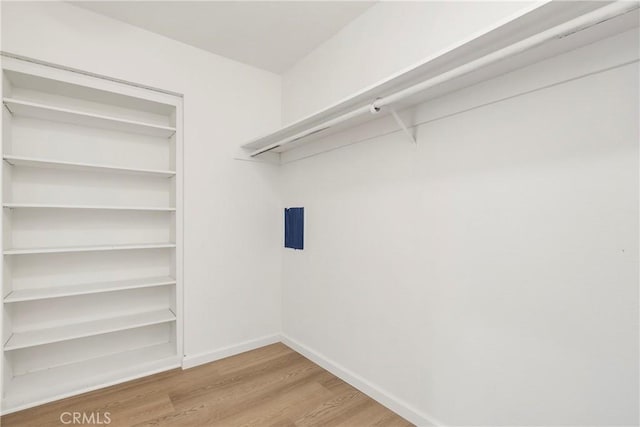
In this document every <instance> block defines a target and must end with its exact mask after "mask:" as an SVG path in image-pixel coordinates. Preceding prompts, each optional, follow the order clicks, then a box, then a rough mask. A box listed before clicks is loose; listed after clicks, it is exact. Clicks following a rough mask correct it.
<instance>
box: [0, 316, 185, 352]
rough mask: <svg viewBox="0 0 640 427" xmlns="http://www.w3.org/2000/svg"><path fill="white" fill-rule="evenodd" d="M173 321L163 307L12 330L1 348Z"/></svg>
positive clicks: (6, 348)
mask: <svg viewBox="0 0 640 427" xmlns="http://www.w3.org/2000/svg"><path fill="white" fill-rule="evenodd" d="M174 320H176V316H175V315H174V314H173V312H172V311H171V310H169V309H162V310H155V311H148V312H144V313H138V314H132V315H127V316H119V317H112V318H107V319H99V320H92V321H89V322H81V323H72V324H68V325H63V326H57V327H55V328H46V329H34V330H30V331H24V332H14V333H13V334H11V337H9V340H8V341H7V343H6V344H5V345H4V349H5V351H9V350H17V349H20V348H27V347H34V346H36V345H42V344H50V343H54V342H59V341H67V340H72V339H76V338H84V337H90V336H92V335H100V334H106V333H109V332H116V331H123V330H126V329H133V328H139V327H142V326H148V325H155V324H158V323H166V322H172V321H174Z"/></svg>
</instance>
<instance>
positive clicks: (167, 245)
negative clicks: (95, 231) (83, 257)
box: [4, 243, 176, 255]
mask: <svg viewBox="0 0 640 427" xmlns="http://www.w3.org/2000/svg"><path fill="white" fill-rule="evenodd" d="M175 247H176V244H175V243H141V244H127V245H98V246H64V247H55V248H20V249H18V248H13V249H7V250H5V251H4V254H5V255H28V254H55V253H64V252H96V251H120V250H130V249H157V248H175Z"/></svg>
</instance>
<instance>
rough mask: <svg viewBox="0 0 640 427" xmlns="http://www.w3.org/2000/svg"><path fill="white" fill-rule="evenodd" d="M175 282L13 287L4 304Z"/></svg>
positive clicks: (157, 279)
mask: <svg viewBox="0 0 640 427" xmlns="http://www.w3.org/2000/svg"><path fill="white" fill-rule="evenodd" d="M175 284H176V279H174V278H173V277H169V276H164V277H145V278H141V279H129V280H115V281H110V282H97V283H83V284H80V285H66V286H51V287H46V288H29V289H15V290H13V291H11V292H10V293H9V294H8V295H7V296H6V297H5V298H4V302H5V304H9V303H16V302H24V301H35V300H42V299H50V298H63V297H68V296H74V295H87V294H97V293H103V292H114V291H124V290H129V289H140V288H150V287H154V286H169V285H175Z"/></svg>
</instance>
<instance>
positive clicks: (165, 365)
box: [3, 343, 180, 413]
mask: <svg viewBox="0 0 640 427" xmlns="http://www.w3.org/2000/svg"><path fill="white" fill-rule="evenodd" d="M179 366H180V359H179V357H178V356H177V355H176V350H175V345H174V344H172V343H163V344H158V345H154V346H149V347H143V348H140V349H135V350H130V351H126V352H120V353H115V354H110V355H106V356H102V357H98V358H94V359H88V360H84V361H81V362H76V363H70V364H67V365H62V366H56V367H52V368H49V369H45V370H41V371H35V372H30V373H28V374H24V375H19V376H16V377H14V378H12V380H11V381H10V382H8V384H5V390H8V391H9V392H8V393H7V395H8V397H7V399H6V400H5V402H4V403H5V405H4V407H3V412H5V413H6V412H13V411H16V410H20V409H23V408H25V407H29V406H33V405H34V404H42V403H46V402H49V401H52V400H57V399H61V398H64V397H67V396H70V395H74V394H77V393H82V392H86V391H90V390H95V389H97V388H100V387H106V386H108V385H111V384H113V383H117V382H121V381H126V380H131V379H135V378H139V377H142V376H146V375H151V374H153V373H156V372H160V371H165V370H168V369H172V368H177V367H179Z"/></svg>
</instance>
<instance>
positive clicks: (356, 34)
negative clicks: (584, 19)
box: [282, 1, 543, 123]
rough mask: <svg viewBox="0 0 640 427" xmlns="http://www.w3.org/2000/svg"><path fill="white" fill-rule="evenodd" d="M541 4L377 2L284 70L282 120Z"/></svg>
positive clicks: (296, 116)
mask: <svg viewBox="0 0 640 427" xmlns="http://www.w3.org/2000/svg"><path fill="white" fill-rule="evenodd" d="M540 3H543V2H542V1H538V2H534V1H516V2H504V1H503V2H491V1H461V2H459V1H416V2H407V1H398V2H396V1H391V2H380V3H378V4H376V5H374V6H372V7H371V8H369V9H368V10H367V11H366V12H365V13H363V14H362V15H360V16H359V17H358V18H356V19H355V20H354V21H352V22H351V23H349V25H347V26H346V27H344V28H343V29H342V30H340V31H339V32H338V33H337V34H336V35H335V36H333V37H332V38H331V39H329V40H327V41H326V42H325V43H323V44H322V45H320V46H319V47H318V48H316V49H315V50H314V51H313V52H312V53H310V54H309V55H307V56H306V57H305V58H303V59H302V60H300V61H299V62H298V63H296V65H295V66H293V67H292V68H291V69H289V70H287V72H285V73H284V74H283V80H282V85H283V104H282V110H283V121H284V122H285V123H289V122H292V121H295V120H297V119H300V118H302V117H304V116H307V115H309V114H312V113H315V112H316V111H318V110H320V109H322V108H324V107H327V106H329V105H331V104H333V103H336V102H338V101H340V100H341V99H343V98H345V97H348V96H350V95H352V94H354V93H355V92H358V91H360V90H362V89H363V88H365V87H368V86H370V85H373V84H375V83H377V82H378V81H380V80H382V79H386V78H387V77H389V76H390V75H392V74H394V73H397V72H399V71H401V70H403V69H405V68H407V67H409V66H412V65H414V64H416V63H419V62H421V61H422V60H424V58H427V57H428V56H430V55H432V54H434V53H436V52H437V51H439V50H441V49H444V48H446V47H448V46H450V45H452V44H455V43H457V42H460V41H461V40H463V39H465V38H467V37H469V36H471V35H472V34H473V33H475V32H477V31H481V30H486V29H487V28H488V27H491V26H493V25H496V24H497V23H498V22H499V21H501V20H503V19H506V18H508V17H509V16H511V15H513V14H517V13H520V12H521V11H523V10H527V9H530V8H532V7H535V6H536V5H537V4H540Z"/></svg>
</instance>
